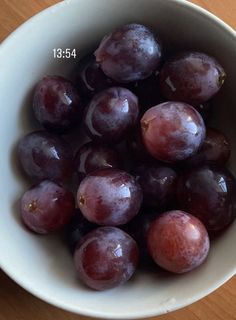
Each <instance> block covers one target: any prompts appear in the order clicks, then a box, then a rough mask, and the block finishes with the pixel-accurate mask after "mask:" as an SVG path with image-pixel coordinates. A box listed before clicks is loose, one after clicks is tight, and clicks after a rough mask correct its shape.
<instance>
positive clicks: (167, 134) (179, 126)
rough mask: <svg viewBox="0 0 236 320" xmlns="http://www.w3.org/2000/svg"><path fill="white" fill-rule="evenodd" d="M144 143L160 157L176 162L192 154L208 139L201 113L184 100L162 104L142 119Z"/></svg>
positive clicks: (156, 156) (147, 112)
mask: <svg viewBox="0 0 236 320" xmlns="http://www.w3.org/2000/svg"><path fill="white" fill-rule="evenodd" d="M141 128H142V135H143V140H144V143H145V146H146V148H147V150H148V151H149V152H150V154H151V155H152V156H153V157H154V158H156V159H157V160H161V161H164V162H170V163H173V162H177V161H180V160H184V159H186V158H188V157H190V156H191V155H193V154H194V153H195V152H197V150H198V149H199V148H200V146H201V144H202V142H203V140H204V138H205V125H204V121H203V119H202V117H201V115H200V114H199V113H198V112H197V111H196V110H195V109H194V108H193V107H191V106H190V105H188V104H186V103H182V102H171V101H170V102H165V103H161V104H159V105H157V106H155V107H153V108H151V109H149V110H147V111H146V112H145V114H144V115H143V117H142V119H141Z"/></svg>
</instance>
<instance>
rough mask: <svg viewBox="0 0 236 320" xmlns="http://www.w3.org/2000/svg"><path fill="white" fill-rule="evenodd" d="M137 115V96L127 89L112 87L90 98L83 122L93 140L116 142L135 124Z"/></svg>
mask: <svg viewBox="0 0 236 320" xmlns="http://www.w3.org/2000/svg"><path fill="white" fill-rule="evenodd" d="M138 116H139V106H138V99H137V97H136V96H135V95H134V94H133V93H132V92H131V91H129V90H128V89H125V88H121V87H112V88H109V89H107V90H104V91H102V92H100V93H98V94H97V95H95V96H94V97H93V98H92V100H91V101H90V103H89V105H88V107H87V109H86V112H85V116H84V123H85V128H86V131H87V133H88V135H89V136H90V137H91V138H92V139H93V140H97V141H100V142H103V143H117V142H120V141H121V140H122V139H124V138H125V136H126V134H127V133H128V131H129V130H131V129H132V128H133V127H134V126H135V125H136V124H137V121H138Z"/></svg>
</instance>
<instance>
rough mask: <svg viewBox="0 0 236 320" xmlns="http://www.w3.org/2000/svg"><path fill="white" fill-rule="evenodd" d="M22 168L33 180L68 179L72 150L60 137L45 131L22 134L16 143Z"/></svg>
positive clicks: (71, 164)
mask: <svg viewBox="0 0 236 320" xmlns="http://www.w3.org/2000/svg"><path fill="white" fill-rule="evenodd" d="M18 155H19V160H20V163H21V165H22V168H23V169H24V171H25V172H26V173H27V175H28V176H29V177H31V178H33V179H35V180H44V179H50V180H54V181H65V180H68V179H69V178H70V177H71V175H72V173H73V169H74V168H73V161H72V152H71V150H70V147H69V146H68V143H67V142H66V141H65V140H64V139H63V138H61V137H59V136H56V135H55V134H52V133H48V132H46V131H35V132H32V133H29V134H27V135H26V136H24V137H23V138H22V139H21V140H20V142H19V144H18Z"/></svg>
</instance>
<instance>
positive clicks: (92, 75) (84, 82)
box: [75, 54, 116, 96]
mask: <svg viewBox="0 0 236 320" xmlns="http://www.w3.org/2000/svg"><path fill="white" fill-rule="evenodd" d="M75 84H76V87H77V88H78V89H79V90H80V91H81V92H82V93H83V94H84V95H86V96H92V95H94V94H95V93H98V92H100V91H102V90H104V89H107V88H108V87H111V86H113V87H114V86H115V85H116V82H115V81H114V80H112V79H110V78H108V77H107V76H106V75H105V74H104V72H103V71H102V69H101V68H100V66H99V64H98V63H97V62H96V59H95V57H94V55H92V54H90V55H87V56H85V57H84V58H83V59H81V60H80V61H79V64H78V66H77V70H76V74H75Z"/></svg>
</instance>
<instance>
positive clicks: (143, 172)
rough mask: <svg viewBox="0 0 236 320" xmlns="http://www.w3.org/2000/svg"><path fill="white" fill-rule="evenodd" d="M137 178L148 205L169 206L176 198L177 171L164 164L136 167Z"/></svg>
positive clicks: (162, 207)
mask: <svg viewBox="0 0 236 320" xmlns="http://www.w3.org/2000/svg"><path fill="white" fill-rule="evenodd" d="M135 174H136V179H137V181H138V182H139V184H140V186H141V188H142V190H143V200H144V203H145V204H146V205H148V206H152V207H155V208H158V209H166V208H168V207H169V206H170V205H171V204H172V203H173V201H174V199H175V192H176V188H175V187H176V186H175V184H176V180H177V173H176V172H175V171H174V170H173V169H171V168H169V167H166V166H163V165H154V164H152V165H143V166H140V167H137V168H136V169H135Z"/></svg>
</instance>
